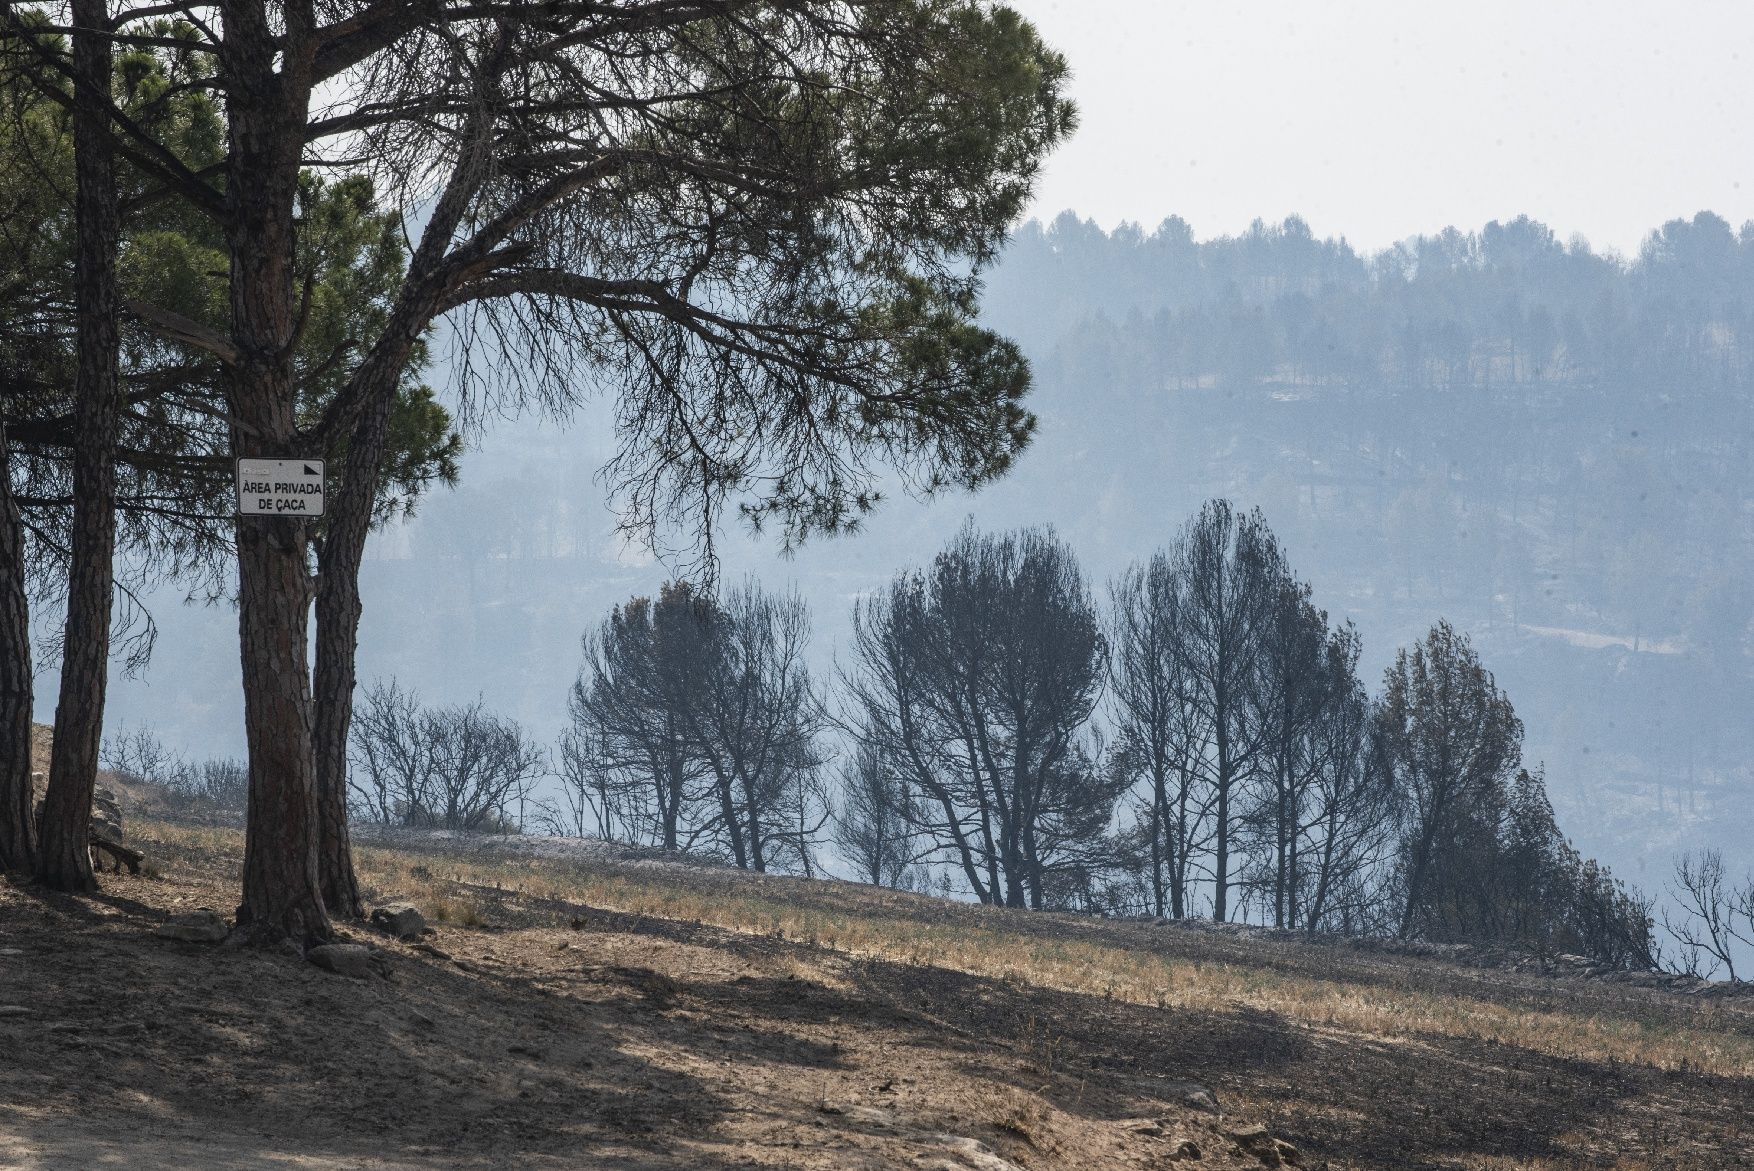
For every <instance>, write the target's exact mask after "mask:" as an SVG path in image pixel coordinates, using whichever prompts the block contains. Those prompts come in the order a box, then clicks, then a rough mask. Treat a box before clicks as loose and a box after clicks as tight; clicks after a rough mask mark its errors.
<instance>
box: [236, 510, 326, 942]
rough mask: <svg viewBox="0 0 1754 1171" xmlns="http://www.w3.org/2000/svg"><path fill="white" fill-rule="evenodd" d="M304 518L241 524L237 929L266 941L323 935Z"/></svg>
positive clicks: (246, 519)
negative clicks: (244, 822)
mask: <svg viewBox="0 0 1754 1171" xmlns="http://www.w3.org/2000/svg"><path fill="white" fill-rule="evenodd" d="M302 524H303V522H301V521H294V520H286V519H283V518H280V517H240V518H239V520H238V533H237V544H238V583H239V589H238V628H239V636H240V639H241V645H242V656H243V669H244V725H245V730H246V734H247V736H248V739H249V745H250V803H249V822H248V827H247V831H246V837H245V842H244V890H243V902H242V903H241V905H240V906H239V907H238V925H239V926H242V927H248V928H251V929H252V930H253V931H255V932H256V933H257V934H258V935H259V936H261V937H262V938H265V939H267V938H279V937H282V936H285V937H290V938H292V939H295V940H298V941H300V942H301V943H310V942H313V941H316V940H321V939H325V938H327V937H328V935H329V930H330V929H329V920H328V916H327V915H326V914H325V913H324V908H323V896H322V892H321V890H320V888H319V884H318V880H317V799H316V798H317V787H316V769H315V764H314V762H313V760H312V757H311V692H310V674H309V666H308V661H307V652H306V639H307V637H308V621H307V617H308V614H309V607H310V597H311V581H310V570H309V566H308V562H307V542H306V539H305V535H304V532H303V529H302Z"/></svg>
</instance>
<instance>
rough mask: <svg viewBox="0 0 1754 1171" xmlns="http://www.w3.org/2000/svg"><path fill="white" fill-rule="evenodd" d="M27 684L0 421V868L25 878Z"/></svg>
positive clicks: (20, 584) (29, 811) (20, 564)
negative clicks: (22, 874)
mask: <svg viewBox="0 0 1754 1171" xmlns="http://www.w3.org/2000/svg"><path fill="white" fill-rule="evenodd" d="M31 682H32V680H31V670H30V599H29V595H28V594H27V593H26V591H25V584H24V528H23V525H22V524H21V522H20V518H19V514H18V501H17V500H15V499H13V496H12V459H11V452H10V449H9V448H8V446H7V442H6V425H5V423H4V422H0V870H16V871H19V872H21V873H27V874H28V873H33V872H34V871H35V870H36V866H37V819H36V810H35V809H34V808H33V806H34V805H35V800H34V797H35V795H34V794H33V793H32V792H31V784H30V764H31V761H30V717H31V704H32V688H31Z"/></svg>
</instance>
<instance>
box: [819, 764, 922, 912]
mask: <svg viewBox="0 0 1754 1171" xmlns="http://www.w3.org/2000/svg"><path fill="white" fill-rule="evenodd" d="M913 805H914V795H913V793H912V792H910V791H909V789H908V787H907V785H906V782H905V781H903V779H902V777H901V776H900V774H899V773H898V772H897V770H896V769H895V768H894V767H893V766H891V765H890V764H889V763H888V762H887V761H885V760H884V759H883V756H882V754H881V753H879V752H878V750H877V749H876V748H875V747H874V746H873V745H872V744H870V743H869V741H868V740H867V741H865V742H862V743H859V744H858V745H857V746H856V747H855V748H854V749H853V750H852V752H851V753H850V754H848V756H847V758H846V762H845V764H844V765H843V766H842V768H841V775H840V800H839V802H838V803H837V806H836V809H835V815H834V828H833V835H832V837H833V841H834V844H835V847H836V848H837V849H838V850H839V851H840V856H841V857H842V858H844V859H845V860H846V861H847V862H848V863H850V864H851V866H852V868H853V877H854V878H856V879H858V880H859V881H860V882H868V883H870V884H871V885H872V886H890V887H899V888H906V887H909V886H910V885H911V882H912V879H913V875H914V871H915V867H916V865H917V864H918V863H919V862H920V861H921V857H922V856H921V853H920V836H919V834H918V833H917V832H916V831H915V829H914V826H915V825H917V824H918V823H919V821H920V818H919V815H918V812H917V811H916V810H915V809H914V808H913Z"/></svg>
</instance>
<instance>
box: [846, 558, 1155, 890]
mask: <svg viewBox="0 0 1754 1171" xmlns="http://www.w3.org/2000/svg"><path fill="white" fill-rule="evenodd" d="M853 626H854V655H855V660H856V667H855V669H854V671H853V673H852V674H851V676H850V677H849V679H848V686H849V690H850V692H851V695H852V700H853V706H854V708H855V709H856V711H857V718H858V720H859V722H860V724H861V725H862V726H863V727H864V728H865V729H866V730H867V735H868V737H869V738H870V741H871V742H872V744H873V746H874V747H875V748H876V749H877V751H879V752H880V753H882V755H883V756H884V757H885V758H886V759H887V760H889V761H891V762H893V764H894V767H895V768H896V769H897V770H898V771H899V772H900V773H901V775H902V777H903V778H904V782H905V783H906V784H907V785H908V786H909V788H911V789H912V790H913V792H914V793H915V794H916V800H915V802H914V803H913V804H912V806H911V807H910V809H909V816H910V817H911V818H913V819H914V828H915V829H916V830H917V831H918V832H920V833H922V834H925V835H929V836H930V837H931V838H932V839H933V840H934V842H935V843H936V844H937V845H938V846H939V848H940V849H942V851H943V852H944V853H945V855H946V856H947V857H948V858H949V859H950V860H951V862H952V865H955V866H957V867H959V868H960V870H961V872H962V875H963V877H964V879H965V880H966V881H967V883H968V886H969V889H970V891H971V892H972V893H973V894H974V895H975V897H977V898H979V899H980V900H981V901H982V902H988V903H1003V904H1004V905H1006V906H1013V907H1023V906H1030V907H1035V908H1038V909H1039V908H1042V907H1044V906H1046V905H1048V903H1049V901H1050V899H1054V898H1056V897H1058V896H1059V895H1060V894H1061V893H1063V892H1064V891H1065V890H1067V889H1069V885H1070V886H1079V885H1081V884H1082V881H1083V877H1084V876H1085V875H1087V874H1088V872H1089V867H1090V864H1091V851H1092V849H1093V848H1094V845H1095V839H1097V838H1100V837H1101V836H1102V835H1103V834H1104V833H1105V831H1106V830H1107V829H1108V826H1109V821H1110V819H1111V817H1112V813H1113V809H1114V806H1115V802H1116V800H1117V799H1118V797H1119V793H1120V789H1121V788H1122V787H1124V783H1122V784H1115V783H1112V776H1111V775H1110V774H1105V773H1103V772H1101V771H1100V770H1098V769H1097V768H1096V767H1095V766H1094V763H1093V761H1092V759H1091V758H1090V756H1089V755H1088V754H1087V753H1085V752H1084V751H1082V750H1081V744H1080V737H1081V735H1082V733H1083V732H1084V729H1085V724H1086V722H1087V721H1088V720H1089V718H1090V715H1091V711H1092V709H1093V707H1094V706H1095V704H1096V701H1097V699H1098V697H1099V696H1100V694H1101V691H1102V684H1103V678H1104V675H1105V673H1106V669H1107V667H1106V659H1107V646H1106V642H1105V640H1104V639H1103V636H1102V632H1101V629H1100V625H1099V622H1098V619H1097V615H1096V610H1095V606H1094V604H1093V603H1092V601H1091V598H1090V596H1089V591H1088V589H1087V587H1086V586H1085V583H1084V578H1083V575H1082V573H1081V572H1080V570H1079V568H1078V565H1077V561H1076V559H1075V558H1074V557H1073V555H1072V551H1071V550H1070V549H1069V548H1068V547H1067V546H1066V545H1065V544H1064V543H1062V542H1061V541H1059V540H1058V539H1057V538H1056V537H1054V536H1053V534H1052V533H1049V532H1045V531H1041V530H1027V531H1024V532H1019V533H1008V534H1004V535H997V536H994V535H987V534H983V533H979V532H977V531H976V530H975V529H974V528H973V526H972V525H970V526H967V527H965V528H964V529H963V530H962V532H961V533H959V534H958V535H957V537H956V538H955V539H954V540H953V541H952V542H951V544H950V546H949V548H947V549H946V550H945V551H944V552H943V553H941V554H940V555H939V556H938V558H937V559H936V561H934V563H933V565H932V567H931V568H930V569H929V570H927V571H925V572H923V573H912V574H903V575H902V576H900V577H898V578H896V579H895V581H893V582H892V583H891V584H890V586H889V587H888V588H887V589H885V590H884V591H882V592H881V593H879V594H877V595H875V596H874V597H872V598H869V599H867V600H864V601H862V602H860V603H859V605H858V606H857V608H856V609H855V611H854V615H853ZM1068 884H1069V885H1068Z"/></svg>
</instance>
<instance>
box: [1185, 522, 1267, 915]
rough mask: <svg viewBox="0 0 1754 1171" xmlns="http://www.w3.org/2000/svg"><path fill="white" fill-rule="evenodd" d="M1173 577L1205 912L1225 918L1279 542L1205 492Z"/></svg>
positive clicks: (1257, 744)
mask: <svg viewBox="0 0 1754 1171" xmlns="http://www.w3.org/2000/svg"><path fill="white" fill-rule="evenodd" d="M1171 560H1172V561H1173V563H1174V565H1175V570H1176V573H1177V574H1178V575H1179V576H1180V578H1181V579H1182V583H1183V584H1182V587H1181V589H1182V594H1181V596H1182V606H1181V620H1180V623H1179V625H1178V631H1179V638H1178V639H1177V642H1176V651H1177V653H1178V654H1180V655H1181V656H1182V657H1183V660H1184V662H1183V665H1182V667H1181V668H1180V673H1181V677H1182V678H1183V679H1184V680H1185V683H1186V687H1185V690H1184V695H1183V702H1184V703H1185V704H1186V705H1187V706H1188V707H1189V709H1190V711H1191V713H1192V716H1193V718H1194V719H1195V720H1197V721H1198V724H1197V727H1198V729H1199V731H1198V732H1197V733H1196V737H1195V738H1197V740H1198V741H1199V742H1200V743H1202V744H1203V745H1204V752H1203V754H1202V756H1201V757H1200V758H1199V759H1198V760H1197V762H1196V769H1197V773H1198V776H1199V779H1200V783H1201V784H1202V786H1203V787H1204V789H1205V791H1206V794H1207V796H1206V798H1205V801H1206V802H1207V803H1209V804H1210V806H1211V810H1212V851H1211V855H1212V860H1211V881H1212V918H1213V919H1214V920H1217V921H1220V922H1222V921H1224V920H1226V919H1228V918H1229V917H1230V907H1231V904H1230V892H1231V889H1232V887H1233V886H1235V885H1236V882H1237V875H1236V864H1235V861H1234V860H1233V858H1232V853H1233V851H1234V850H1235V849H1236V847H1237V834H1238V830H1239V823H1240V821H1241V819H1242V817H1243V815H1244V814H1245V812H1246V805H1245V797H1246V786H1247V785H1248V784H1249V782H1250V780H1251V778H1252V777H1253V776H1254V775H1255V773H1256V771H1257V770H1258V769H1260V768H1262V767H1263V766H1264V764H1265V761H1264V754H1265V751H1266V749H1267V746H1268V727H1267V724H1266V723H1265V721H1263V720H1261V719H1260V718H1259V709H1258V705H1257V701H1256V696H1257V691H1258V689H1259V687H1260V685H1261V678H1262V672H1263V670H1264V666H1263V659H1264V655H1265V653H1266V651H1265V647H1266V643H1267V640H1268V637H1269V632H1270V629H1271V624H1272V618H1273V614H1274V607H1275V604H1276V603H1277V602H1278V600H1279V597H1280V594H1279V589H1280V586H1281V584H1282V583H1283V582H1284V581H1285V580H1286V578H1287V577H1288V576H1289V575H1288V573H1287V571H1286V569H1285V566H1284V557H1283V555H1282V554H1281V552H1280V550H1279V544H1278V542H1277V541H1276V540H1275V539H1274V537H1273V534H1272V532H1271V531H1270V530H1269V529H1268V528H1267V524H1266V521H1265V519H1264V518H1263V517H1262V516H1261V514H1260V512H1259V511H1258V510H1257V511H1255V512H1252V513H1249V514H1246V515H1239V514H1238V513H1237V512H1236V510H1235V509H1234V508H1233V507H1232V506H1231V504H1230V502H1229V501H1226V500H1212V501H1209V502H1207V504H1206V505H1205V506H1204V507H1203V508H1201V510H1200V512H1199V514H1198V515H1197V516H1196V517H1194V519H1193V520H1191V521H1189V522H1188V524H1187V526H1186V527H1185V528H1184V529H1183V530H1182V533H1181V536H1180V537H1179V538H1178V540H1177V541H1176V544H1175V548H1174V550H1173V552H1172V554H1171Z"/></svg>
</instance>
